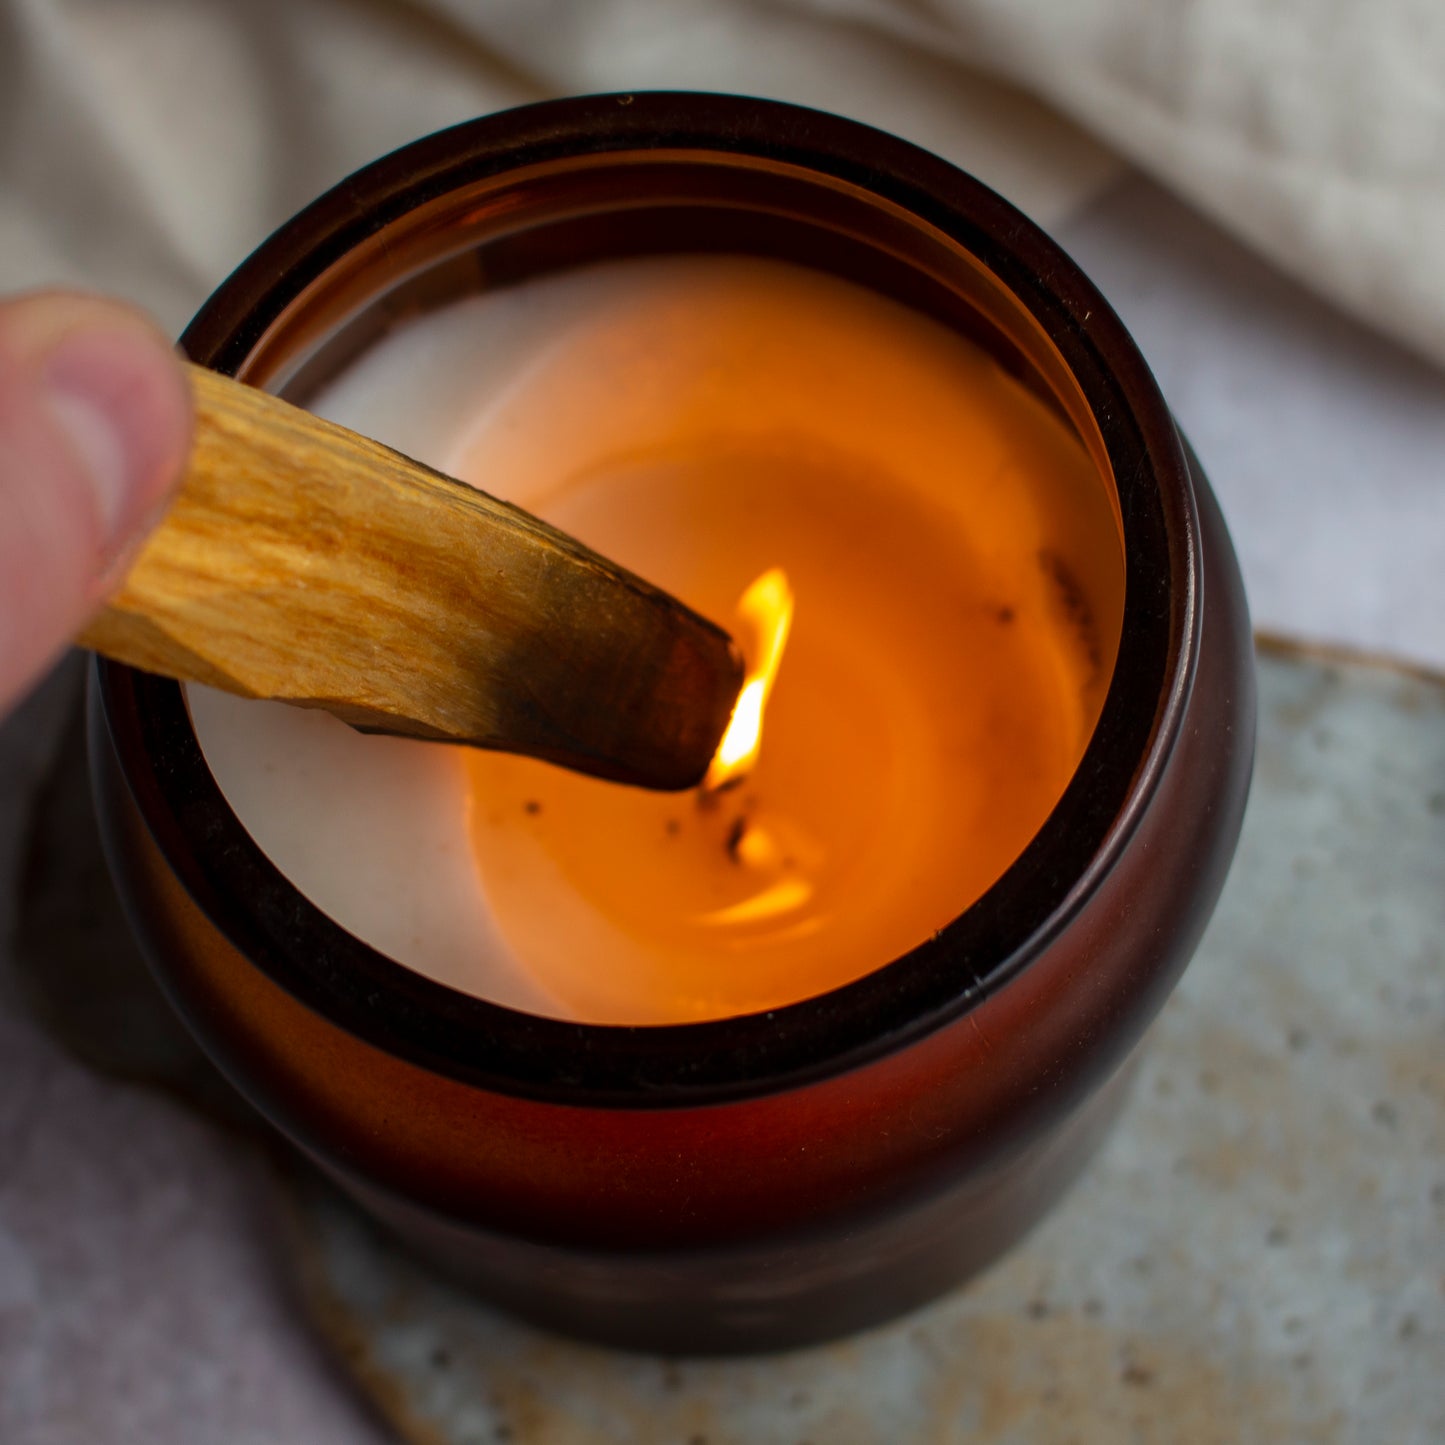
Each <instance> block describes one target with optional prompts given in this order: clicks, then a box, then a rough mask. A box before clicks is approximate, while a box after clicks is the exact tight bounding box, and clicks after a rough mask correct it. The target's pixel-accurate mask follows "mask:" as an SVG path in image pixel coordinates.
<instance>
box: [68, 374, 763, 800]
mask: <svg viewBox="0 0 1445 1445" xmlns="http://www.w3.org/2000/svg"><path fill="white" fill-rule="evenodd" d="M190 370H191V377H192V382H193V385H194V389H195V398H196V405H197V422H196V440H195V448H194V453H193V455H192V457H191V461H190V467H189V471H188V473H187V475H186V477H185V480H184V482H183V484H182V487H181V491H180V494H179V496H178V498H177V500H176V501H175V503H174V504H173V505H172V507H171V509H170V511H169V512H168V513H167V515H166V518H165V520H164V521H163V522H162V523H161V525H160V527H159V529H158V530H157V531H156V532H155V533H154V534H153V535H152V537H151V538H150V539H149V541H148V542H147V543H146V545H145V546H144V548H143V549H142V551H141V552H140V553H139V555H138V556H137V557H136V559H135V561H134V564H133V565H132V566H131V569H130V571H129V573H128V574H127V576H126V578H125V580H124V582H123V583H122V584H121V586H120V589H119V590H118V591H117V592H116V593H115V595H114V596H113V597H112V598H111V599H110V602H109V604H108V606H107V607H106V609H105V611H104V612H103V613H102V614H101V615H100V616H99V617H98V618H97V619H96V620H95V621H94V622H93V623H92V624H91V626H90V627H88V628H87V629H86V631H85V632H84V633H83V634H82V636H81V638H80V642H81V643H82V644H83V645H84V646H86V647H91V648H94V649H95V650H96V651H97V652H102V653H104V654H105V655H106V656H108V657H112V658H115V659H117V660H119V661H121V662H126V663H129V664H131V665H132V666H134V667H139V668H143V669H145V670H146V671H148V672H156V673H161V674H164V675H166V676H169V677H175V678H180V679H183V680H186V681H194V682H203V683H208V684H210V685H211V686H213V687H219V688H224V689H225V690H226V691H228V692H234V693H240V694H241V695H242V696H244V697H267V698H280V699H283V700H284V701H286V702H290V703H296V704H298V705H299V706H302V707H320V708H325V709H326V710H327V711H328V712H332V713H335V714H336V716H337V717H339V718H342V719H344V720H345V721H346V722H348V723H351V724H352V725H353V726H354V727H357V728H360V729H362V730H363V731H369V732H387V733H400V734H405V735H407V736H410V737H419V738H438V739H444V740H448V741H454V742H465V743H471V744H474V745H475V746H477V747H483V748H498V749H501V750H503V751H507V752H517V753H527V754H530V755H531V756H534V757H538V758H546V759H548V760H549V761H551V762H555V763H560V764H562V765H563V766H564V767H569V768H575V769H577V770H579V771H581V772H587V773H594V774H597V775H598V776H600V777H605V778H614V779H617V780H618V781H622V782H628V783H636V784H641V785H643V786H647V787H654V788H685V787H690V786H692V785H693V784H695V783H697V782H698V781H699V780H700V779H701V778H702V775H703V773H704V772H705V771H706V769H707V765H708V762H709V761H710V759H711V758H712V755H713V752H714V751H715V749H716V747H717V744H718V740H719V739H720V738H721V736H722V733H723V730H724V728H725V727H726V726H727V722H728V718H729V715H730V713H731V711H732V707H733V703H734V701H735V700H736V697H737V692H738V688H739V686H740V685H741V681H742V664H741V660H740V658H739V656H738V653H737V649H736V648H734V647H733V645H732V644H731V642H730V641H729V639H728V637H727V635H726V634H725V633H724V632H722V631H721V630H720V629H719V628H717V627H715V626H713V624H712V623H710V622H707V621H705V620H704V619H703V618H701V617H699V616H697V615H696V614H695V613H693V612H691V611H689V610H688V609H687V608H685V607H684V606H683V605H682V604H681V603H680V602H678V601H676V600H675V599H674V598H672V597H670V596H668V595H667V594H666V593H665V592H661V591H659V590H658V589H657V588H655V587H652V586H650V585H649V584H648V583H646V582H644V581H642V580H641V579H640V578H637V577H634V576H633V575H632V574H631V573H629V572H625V571H623V570H622V569H621V568H620V567H616V566H614V565H613V564H612V563H610V562H608V561H606V560H605V559H604V558H602V557H599V556H598V555H597V554H596V553H594V552H591V551H589V550H588V549H587V548H586V547H584V546H582V544H581V543H580V542H577V541H575V540H573V539H572V538H570V537H568V536H566V535H565V534H563V533H561V532H559V531H557V530H556V529H555V528H553V527H549V526H547V525H546V524H545V523H543V522H540V521H538V520H537V519H536V518H535V517H531V516H529V515H528V514H527V513H525V512H523V511H520V510H519V509H517V508H516V507H512V506H508V505H507V504H506V503H504V502H499V501H497V500H495V499H494V498H492V497H489V496H487V495H485V494H484V493H482V492H478V491H476V490H475V489H473V488H472V487H468V486H465V485H464V484H463V483H461V482H458V481H454V480H453V479H452V478H450V477H445V476H442V475H441V474H440V473H439V472H434V471H431V470H430V469H429V468H427V467H423V466H421V465H420V464H419V463H417V462H414V461H411V460H410V459H409V458H407V457H404V456H402V455H400V454H399V453H397V452H394V451H391V450H390V449H389V448H387V447H383V446H380V445H379V444H378V443H376V442H373V441H368V440H366V438H364V437H360V436H358V435H356V433H354V432H351V431H347V430H346V429H345V428H344V427H339V426H335V425H333V424H332V423H330V422H325V421H322V420H320V419H319V418H317V417H313V416H311V415H310V414H309V413H307V412H304V411H301V410H300V409H299V408H297V407H294V406H290V405H288V404H287V403H286V402H283V401H280V400H278V399H277V398H275V397H272V396H268V395H266V394H265V393H263V392H260V391H256V390H254V389H252V388H250V387H246V386H242V385H241V384H240V383H238V382H235V381H231V380H229V379H227V378H224V377H221V376H218V375H217V374H215V373H213V372H210V371H206V370H204V369H202V368H200V367H191V368H190Z"/></svg>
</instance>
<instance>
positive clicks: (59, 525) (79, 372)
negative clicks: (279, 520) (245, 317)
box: [0, 292, 192, 709]
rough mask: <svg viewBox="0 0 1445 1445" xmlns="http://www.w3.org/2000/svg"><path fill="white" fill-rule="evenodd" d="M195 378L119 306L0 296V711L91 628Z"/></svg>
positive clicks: (186, 422)
mask: <svg viewBox="0 0 1445 1445" xmlns="http://www.w3.org/2000/svg"><path fill="white" fill-rule="evenodd" d="M191 413H192V403H191V395H190V383H189V379H188V378H187V376H186V373H185V370H184V368H183V367H182V365H181V363H180V361H179V358H178V357H177V356H176V354H175V352H174V351H173V350H172V348H171V345H170V343H169V342H168V341H167V340H166V338H165V336H164V335H163V334H162V333H161V332H160V331H159V330H158V329H157V328H156V327H155V326H154V325H153V324H152V323H151V322H150V321H149V320H147V319H146V318H145V317H144V316H142V315H141V314H140V313H138V312H136V311H134V310H132V309H131V308H129V307H127V306H124V305H122V304H120V303H118V302H113V301H109V300H106V299H103V298H98V297H90V296H83V295H74V294H70V293H58V292H50V293H38V294H34V295H29V296H23V297H19V298H16V299H14V300H7V301H4V302H3V303H0V709H3V707H4V705H5V703H6V702H7V701H8V700H11V699H13V698H14V697H16V696H18V695H19V694H20V692H21V691H23V689H24V688H25V687H26V686H28V685H29V683H30V682H32V681H33V680H34V679H35V677H37V676H38V675H39V674H40V672H41V671H43V669H44V668H45V666H46V665H47V664H48V663H49V662H50V661H51V660H52V659H53V658H54V657H55V656H57V655H58V654H59V652H60V650H61V649H62V648H63V647H64V646H65V644H66V643H67V642H68V641H69V640H70V639H71V638H72V637H73V636H74V635H75V633H76V632H77V631H78V630H79V629H80V628H81V627H82V626H83V625H84V624H85V622H86V620H87V619H88V617H89V616H90V614H91V613H92V611H93V610H94V609H95V607H97V606H98V605H99V603H100V601H101V599H102V597H103V596H104V594H105V592H106V591H107V590H108V587H109V584H110V582H111V581H113V580H114V576H115V574H116V573H117V572H118V571H119V570H120V567H121V562H122V559H124V558H125V557H127V556H129V555H130V554H131V553H132V552H133V551H134V550H135V548H136V547H137V546H138V545H139V542H140V540H141V539H142V537H143V536H144V535H145V533H146V532H147V531H148V530H149V528H150V526H151V525H152V524H153V523H154V521H155V520H156V519H157V518H158V516H159V514H160V512H161V510H162V509H163V507H164V505H165V502H166V500H167V498H168V497H169V495H170V492H171V491H172V489H173V488H174V487H175V485H176V483H177V481H178V479H179V477H180V475H181V473H182V471H183V468H184V463H185V458H186V455H187V452H188V450H189V445H190V432H191Z"/></svg>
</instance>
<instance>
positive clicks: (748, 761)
mask: <svg viewBox="0 0 1445 1445" xmlns="http://www.w3.org/2000/svg"><path fill="white" fill-rule="evenodd" d="M738 620H739V622H740V623H741V624H742V626H743V628H745V629H746V630H747V631H748V632H749V633H750V634H751V641H752V646H751V647H749V648H745V649H744V650H745V651H746V652H747V653H748V654H749V656H750V657H751V658H752V665H751V666H750V667H749V668H748V671H747V676H746V678H745V679H744V682H743V690H742V691H741V692H740V693H739V694H738V700H737V704H736V706H734V708H733V715H732V721H731V722H729V723H728V728H727V731H726V732H725V733H724V734H723V739H722V742H720V743H719V744H718V749H717V752H716V753H715V754H714V755H713V760H712V766H711V767H710V768H708V770H707V777H706V778H704V779H703V784H702V786H703V789H704V790H705V791H707V792H715V791H716V790H717V789H719V788H725V787H726V786H727V785H728V784H729V783H732V782H736V781H737V780H738V779H740V778H743V777H745V776H746V775H747V774H748V773H749V772H750V771H751V770H752V767H753V764H754V763H755V762H756V761H757V757H758V752H759V750H760V749H761V747H762V744H763V710H764V709H765V708H766V707H767V705H768V694H769V693H770V692H772V690H773V681H774V679H775V678H776V677H777V675H778V665H779V663H781V662H782V660H783V648H784V647H786V646H787V642H788V630H789V628H791V627H792V625H793V589H792V588H791V587H790V586H789V585H788V574H787V573H786V572H784V571H783V569H782V568H781V567H773V568H771V569H770V570H769V571H767V572H764V573H763V575H762V576H761V577H759V578H758V579H757V581H755V582H754V583H753V584H752V585H751V586H750V587H749V588H748V590H747V591H746V592H744V593H743V595H742V597H741V598H740V599H739V601H738Z"/></svg>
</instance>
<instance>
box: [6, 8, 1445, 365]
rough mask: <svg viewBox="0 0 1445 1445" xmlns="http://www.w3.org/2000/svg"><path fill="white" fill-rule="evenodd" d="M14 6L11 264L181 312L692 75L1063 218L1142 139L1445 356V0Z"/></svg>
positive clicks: (1323, 274) (1274, 247) (1152, 160)
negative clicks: (352, 198)
mask: <svg viewBox="0 0 1445 1445" xmlns="http://www.w3.org/2000/svg"><path fill="white" fill-rule="evenodd" d="M7 5H8V8H0V105H3V111H4V116H5V121H4V125H3V128H0V181H3V188H0V288H15V287H19V286H24V285H33V284H38V283H42V282H49V281H68V282H84V283H88V284H90V285H93V286H99V287H104V288H106V289H110V290H114V291H118V292H120V293H122V294H124V295H128V296H130V297H132V298H134V299H136V300H139V301H141V302H143V303H145V304H147V305H149V306H150V307H152V308H153V309H154V310H156V311H157V312H158V313H159V314H160V316H161V317H162V319H163V320H164V321H165V322H166V324H167V325H169V326H171V327H172V328H178V327H180V326H181V325H182V324H183V323H184V321H185V320H186V318H187V317H188V316H189V314H190V313H191V311H192V310H193V309H194V308H195V307H196V306H197V305H198V304H199V302H200V301H201V300H202V299H203V298H204V296H205V295H206V293H207V292H208V291H209V290H210V289H211V288H212V287H213V286H214V285H215V283H216V282H217V281H219V280H220V279H221V277H222V276H223V275H225V273H226V272H227V271H229V269H230V268H231V267H232V266H233V265H235V263H236V262H237V261H239V260H240V259H241V258H242V257H243V256H244V255H245V253H246V252H247V251H248V250H249V249H250V248H251V247H252V246H253V245H255V244H256V243H257V242H258V241H259V240H261V239H262V237H263V236H265V235H266V233H267V232H268V231H269V230H270V229H271V228H272V227H274V226H275V225H276V224H277V223H278V222H280V221H282V220H283V219H285V217H286V216H287V215H289V214H290V213H291V212H293V211H294V210H295V209H297V208H298V207H299V206H301V205H302V204H304V203H305V202H306V201H307V200H309V199H310V198H311V197H313V196H314V195H315V194H316V193H317V192H319V191H320V190H322V189H324V188H325V187H326V186H328V185H330V184H332V183H333V182H335V181H336V180H338V179H339V178H340V177H341V176H343V175H344V174H346V172H348V171H349V170H352V169H354V168H355V167H356V166H358V165H361V164H363V163H364V162H366V161H367V160H369V159H371V158H372V157H374V156H376V155H378V154H380V153H382V152H383V151H386V150H388V149H390V148H392V147H393V146H396V145H399V144H402V143H403V142H405V141H407V140H410V139H412V138H413V137H415V136H417V135H420V134H423V133H425V132H427V131H430V130H434V129H436V128H438V127H440V126H443V125H448V124H451V123H453V122H455V121H458V120H462V119H465V118H466V117H468V116H471V115H475V114H478V113H480V112H483V111H488V110H493V109H496V108H498V107H502V106H507V105H513V104H517V103H520V102H523V101H527V100H534V99H540V98H542V97H544V96H547V95H555V94H562V93H566V92H575V91H586V90H605V89H642V88H654V87H662V86H678V87H696V88H702V89H719V90H733V91H739V92H742V93H746V94H757V95H769V96H776V97H780V98H783V99H789V100H795V101H800V102H803V103H805V104H810V105H816V106H820V107H823V108H826V109H830V110H835V111H839V112H841V113H843V114H846V115H852V116H856V117H858V118H860V119H863V120H866V121H869V122H871V123H873V124H876V125H881V126H883V127H885V128H887V129H890V130H894V131H896V132H898V133H899V134H902V135H904V136H907V137H909V138H910V139H913V140H916V141H918V142H919V143H920V144H922V145H925V146H928V147H929V148H931V149H933V150H936V151H938V152H939V153H941V154H943V155H945V156H947V157H948V158H950V159H951V160H954V161H956V162H957V163H959V164H961V165H964V166H966V167H968V168H969V169H971V170H973V171H975V172H976V173H977V174H979V175H980V176H982V177H983V178H984V179H985V180H987V181H989V182H990V183H991V184H993V185H995V186H997V187H998V188H999V189H1000V190H1002V191H1003V192H1004V193H1005V194H1007V195H1008V196H1010V198H1011V199H1013V200H1015V201H1016V202H1017V203H1018V204H1020V205H1021V206H1022V207H1023V208H1024V209H1025V210H1027V211H1029V212H1030V213H1031V214H1032V215H1033V216H1034V217H1035V218H1036V219H1038V220H1040V221H1041V222H1042V223H1043V224H1045V225H1050V224H1055V223H1057V222H1059V221H1060V220H1062V219H1063V218H1064V217H1066V216H1067V215H1068V214H1069V213H1070V212H1071V211H1072V210H1074V209H1076V208H1077V207H1078V206H1080V205H1081V204H1082V203H1083V202H1084V201H1085V200H1087V198H1088V197H1090V196H1091V195H1093V194H1095V193H1096V192H1097V191H1098V189H1099V188H1100V187H1101V186H1103V185H1104V184H1105V183H1106V182H1107V181H1108V180H1109V179H1110V178H1111V176H1112V175H1114V174H1115V173H1116V169H1117V165H1118V162H1117V161H1116V160H1115V159H1114V157H1116V156H1117V157H1124V158H1127V159H1128V160H1130V161H1133V162H1134V163H1136V164H1138V165H1140V166H1142V167H1144V168H1146V169H1148V170H1149V171H1151V172H1152V173H1153V174H1154V175H1156V176H1157V177H1159V178H1161V179H1162V180H1164V181H1165V182H1166V183H1167V184H1169V185H1171V186H1173V187H1175V188H1177V189H1178V190H1179V191H1180V192H1182V193H1183V194H1185V195H1186V196H1188V197H1189V198H1191V199H1192V200H1193V201H1195V202H1196V203H1197V204H1199V205H1200V206H1201V207H1203V208H1204V209H1205V210H1207V211H1209V212H1210V213H1211V214H1213V215H1214V216H1216V217H1217V218H1219V219H1220V220H1221V221H1222V222H1223V223H1224V224H1225V225H1227V226H1229V227H1230V228H1232V229H1233V230H1234V231H1235V232H1236V233H1237V234H1239V235H1241V236H1243V237H1245V238H1247V239H1248V240H1249V241H1251V242H1252V243H1253V244H1254V245H1256V246H1257V247H1258V248H1259V249H1260V250H1262V251H1263V252H1265V253H1266V254H1267V255H1269V256H1270V257H1272V258H1273V259H1274V260H1275V261H1276V262H1278V263H1279V264H1280V265H1282V266H1284V267H1286V268H1288V269H1290V270H1292V271H1293V272H1294V273H1295V274H1297V275H1298V276H1300V277H1302V278H1304V279H1305V280H1307V281H1309V282H1310V283H1311V284H1313V285H1314V286H1315V287H1316V288H1318V289H1319V290H1321V291H1322V292H1323V293H1324V294H1326V295H1328V296H1331V297H1333V298H1335V299H1336V300H1337V301H1338V302H1339V303H1340V304H1342V305H1343V306H1345V307H1347V308H1349V309H1350V310H1352V311H1353V312H1354V313H1355V314H1356V315H1358V316H1360V317H1363V318H1365V319H1366V320H1368V321H1370V322H1371V323H1372V324H1375V325H1377V326H1379V327H1380V328H1382V329H1384V330H1386V331H1388V332H1391V333H1393V334H1394V335H1396V336H1397V337H1400V338H1402V339H1404V340H1406V341H1407V342H1409V343H1410V344H1411V345H1413V346H1414V347H1415V348H1416V349H1417V350H1419V351H1421V352H1423V353H1425V354H1427V355H1429V356H1432V357H1434V358H1435V359H1437V360H1441V361H1445V282H1442V280H1441V276H1440V266H1439V261H1438V258H1439V257H1440V256H1441V255H1442V254H1445V83H1442V76H1445V5H1441V4H1439V3H1438V0H1376V3H1372V4H1369V5H1365V4H1360V3H1358V0H774V3H767V0H752V3H745V0H490V3H480V0H470V3H469V0H7ZM1065 114H1066V115H1068V116H1069V117H1071V118H1072V120H1073V121H1074V122H1077V124H1076V125H1075V124H1071V123H1069V122H1068V121H1065V120H1064V119H1062V118H1061V117H1062V115H1065ZM1089 135H1092V136H1094V137H1097V138H1098V139H1099V140H1102V141H1103V142H1104V143H1105V144H1106V145H1107V146H1108V147H1110V149H1108V150H1106V149H1104V148H1103V147H1102V146H1101V145H1100V144H1099V143H1098V141H1096V140H1092V139H1089V138H1088V136H1089Z"/></svg>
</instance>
